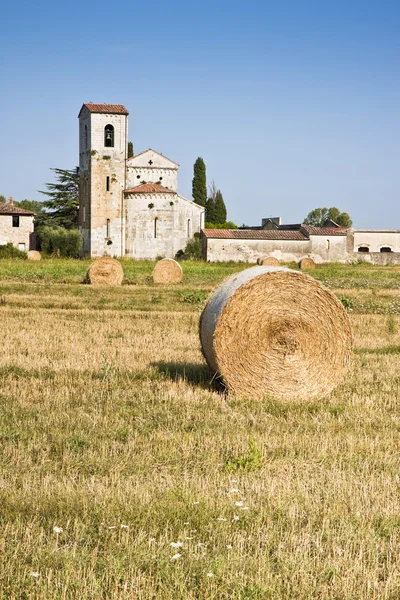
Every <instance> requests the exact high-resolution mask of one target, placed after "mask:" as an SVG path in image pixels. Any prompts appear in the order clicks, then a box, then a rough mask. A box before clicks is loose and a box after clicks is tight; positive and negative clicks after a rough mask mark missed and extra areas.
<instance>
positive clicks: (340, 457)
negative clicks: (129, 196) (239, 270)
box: [0, 261, 400, 600]
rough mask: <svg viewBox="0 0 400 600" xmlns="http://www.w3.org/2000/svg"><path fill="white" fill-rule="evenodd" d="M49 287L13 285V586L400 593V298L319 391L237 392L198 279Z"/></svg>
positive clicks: (8, 289) (39, 593) (6, 574)
mask: <svg viewBox="0 0 400 600" xmlns="http://www.w3.org/2000/svg"><path fill="white" fill-rule="evenodd" d="M43 262H44V261H42V263H41V264H43ZM187 285H188V284H187ZM39 287H40V286H39ZM42 287H43V289H42V291H40V290H38V289H37V286H35V285H32V284H30V285H29V284H18V285H16V284H12V283H8V284H7V285H5V284H2V285H1V289H0V293H1V294H3V295H4V297H5V302H4V303H2V304H1V305H0V319H1V323H2V327H1V328H0V348H1V350H0V394H1V402H0V443H1V452H0V464H1V470H0V553H1V561H0V598H2V599H6V598H7V599H15V600H17V599H18V600H19V599H31V598H33V599H34V598H37V599H46V600H54V599H58V598H60V599H61V598H64V599H72V598H73V599H75V598H76V599H78V598H79V599H85V600H86V599H91V600H92V599H97V598H104V599H113V600H114V599H115V600H116V599H120V598H121V599H122V598H129V599H131V598H132V599H136V598H139V599H146V600H147V599H152V598H157V600H159V599H161V600H163V599H166V600H169V599H171V598H173V599H174V600H175V599H182V600H183V599H185V600H186V599H203V598H205V599H215V600H217V599H218V600H220V599H228V598H229V599H231V598H233V599H237V600H239V599H240V600H250V599H251V600H254V599H257V600H264V599H266V598H273V599H275V598H277V599H280V598H282V599H285V600H286V599H293V600H294V599H296V600H306V599H307V600H308V599H310V600H311V599H321V600H322V599H324V600H325V599H331V600H342V599H343V600H345V599H346V600H347V599H354V600H356V599H357V600H358V599H362V600H371V599H376V600H378V599H379V600H381V599H388V600H389V599H390V600H397V598H399V597H400V564H399V563H400V558H399V557H400V517H399V515H400V496H399V486H400V477H399V461H398V447H399V445H398V440H399V429H400V416H399V415H400V413H399V409H398V398H399V387H400V378H399V374H398V373H399V356H400V335H399V325H400V320H399V317H398V316H396V315H389V316H387V315H383V314H378V315H377V314H354V313H353V314H351V313H350V317H351V321H352V324H353V328H354V333H355V348H356V352H355V354H354V359H353V366H352V369H351V371H350V373H349V375H348V377H347V378H346V380H345V381H344V383H343V384H342V385H341V386H339V388H337V389H336V390H335V392H333V393H332V394H331V395H330V396H328V397H327V398H325V399H324V400H322V401H315V400H314V401H313V402H304V401H303V402H299V401H298V400H297V399H296V397H293V398H292V399H291V400H290V401H289V400H288V401H282V402H278V401H276V400H273V399H271V398H270V399H268V398H265V400H264V401H262V402H260V401H255V400H253V399H251V398H240V399H239V398H238V399H234V400H233V399H230V398H229V397H227V396H224V395H223V394H221V393H220V392H219V391H217V390H214V389H213V388H212V386H210V383H209V374H208V371H207V369H206V367H205V364H204V361H203V358H202V356H201V352H200V345H199V341H198V334H197V328H198V318H199V314H200V312H199V305H200V304H201V301H202V296H201V295H196V294H198V288H196V289H195V288H192V289H191V290H190V288H182V287H181V288H180V290H179V293H178V290H167V289H166V290H164V289H161V290H155V288H154V287H152V286H147V287H146V286H145V285H142V286H126V287H122V288H119V289H116V290H113V291H112V293H111V300H110V301H109V303H108V304H104V303H103V304H102V302H103V299H104V292H103V291H102V290H101V289H90V288H89V286H80V285H79V284H70V285H65V284H64V286H62V285H59V286H57V285H54V284H52V285H47V286H42ZM193 290H195V291H196V293H194V291H193ZM206 291H207V290H206V289H204V292H206ZM346 293H347V291H346ZM377 293H378V295H379V294H380V293H381V292H380V291H379V289H378V291H377ZM179 294H180V295H179ZM349 294H350V295H351V294H352V292H351V291H350V292H349ZM154 295H156V296H154ZM129 296H131V297H132V298H133V300H134V302H133V304H132V305H130V307H129V308H128V307H127V306H126V305H125V303H127V302H128V300H129ZM153 296H154V297H156V298H157V300H156V301H154V302H149V298H151V297H153ZM62 298H63V300H62ZM193 298H194V301H193V302H192V299H193ZM196 298H197V299H198V301H196ZM182 299H183V300H182ZM186 299H188V300H186ZM33 300H35V302H33ZM62 301H63V302H64V303H66V304H65V305H62ZM149 304H150V305H151V306H150V310H148V308H149ZM389 318H390V319H392V321H391V323H392V324H391V325H390V323H389V321H388V319H389ZM393 320H394V327H393ZM232 490H238V491H232ZM236 502H243V505H242V506H236ZM246 506H247V507H248V510H242V509H243V508H244V507H246ZM237 516H238V517H239V519H238V520H237V519H236V517H237ZM121 526H124V527H121ZM54 527H60V528H62V530H63V531H62V532H61V533H55V532H54V531H53V528H54ZM190 538H191V539H190ZM172 542H174V543H175V542H182V543H183V546H182V547H178V548H174V547H172V546H171V545H170V544H171V543H172ZM199 544H202V545H199ZM227 546H229V547H227ZM230 546H231V547H230ZM177 553H178V554H181V557H180V558H178V559H173V558H172V557H173V556H174V555H175V554H177ZM32 573H39V576H38V577H35V576H34V575H32ZM209 573H212V574H213V577H209V576H208V574H209Z"/></svg>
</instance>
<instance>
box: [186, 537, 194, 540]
mask: <svg viewBox="0 0 400 600" xmlns="http://www.w3.org/2000/svg"><path fill="white" fill-rule="evenodd" d="M193 539H194V538H192V537H186V538H185V540H193Z"/></svg>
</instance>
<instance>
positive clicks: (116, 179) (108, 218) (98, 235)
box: [78, 103, 129, 257]
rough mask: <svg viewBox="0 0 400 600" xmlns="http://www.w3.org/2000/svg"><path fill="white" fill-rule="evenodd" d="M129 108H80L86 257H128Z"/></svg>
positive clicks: (81, 226)
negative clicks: (126, 224)
mask: <svg viewBox="0 0 400 600" xmlns="http://www.w3.org/2000/svg"><path fill="white" fill-rule="evenodd" d="M128 114H129V113H128V111H127V110H126V108H125V107H124V106H123V105H122V104H93V103H86V104H83V105H82V108H81V110H80V112H79V116H78V118H79V173H80V185H79V229H80V231H81V233H82V235H83V252H84V254H85V255H90V256H93V257H98V256H105V255H108V256H124V255H125V218H124V205H123V191H124V189H125V188H126V160H127V157H128Z"/></svg>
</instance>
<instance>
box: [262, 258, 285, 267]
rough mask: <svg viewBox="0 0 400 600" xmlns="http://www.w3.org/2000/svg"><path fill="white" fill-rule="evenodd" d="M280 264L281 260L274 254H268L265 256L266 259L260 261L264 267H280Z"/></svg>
mask: <svg viewBox="0 0 400 600" xmlns="http://www.w3.org/2000/svg"><path fill="white" fill-rule="evenodd" d="M280 264H281V263H280V262H279V260H278V259H277V258H275V257H274V256H267V258H264V260H262V261H261V262H260V265H262V266H263V267H279V266H280Z"/></svg>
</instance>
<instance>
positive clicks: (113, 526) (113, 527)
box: [108, 525, 117, 529]
mask: <svg viewBox="0 0 400 600" xmlns="http://www.w3.org/2000/svg"><path fill="white" fill-rule="evenodd" d="M108 529H117V526H116V525H110V527H109V528H108Z"/></svg>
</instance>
